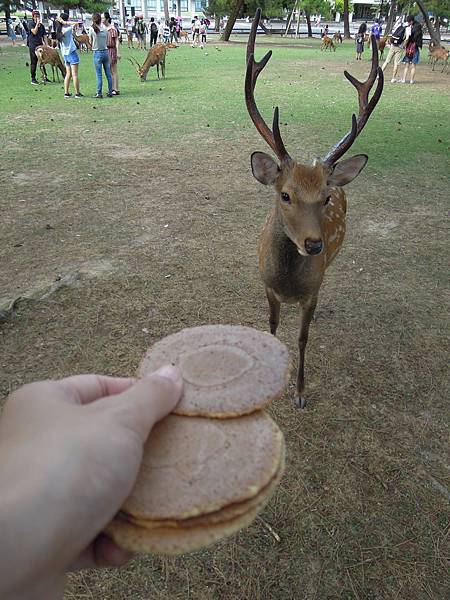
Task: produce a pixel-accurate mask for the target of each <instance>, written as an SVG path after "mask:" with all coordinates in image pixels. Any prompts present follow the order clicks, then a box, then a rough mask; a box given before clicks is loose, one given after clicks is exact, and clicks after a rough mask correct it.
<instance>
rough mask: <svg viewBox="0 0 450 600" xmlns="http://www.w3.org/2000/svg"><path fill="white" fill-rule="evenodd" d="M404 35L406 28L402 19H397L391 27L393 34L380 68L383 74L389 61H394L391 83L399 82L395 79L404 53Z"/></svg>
mask: <svg viewBox="0 0 450 600" xmlns="http://www.w3.org/2000/svg"><path fill="white" fill-rule="evenodd" d="M405 33H406V28H405V26H404V24H403V17H399V18H398V19H397V21H396V22H395V25H394V27H393V33H392V35H391V37H390V38H389V41H390V45H389V52H388V55H387V57H386V60H385V61H384V63H383V65H382V67H381V69H382V71H383V72H384V71H385V69H386V67H387V66H388V64H389V63H390V62H391V60H392V59H394V68H393V71H392V79H391V83H398V82H399V80H398V79H397V71H398V68H399V66H400V63H401V62H402V58H403V55H404V53H405V42H406V39H405Z"/></svg>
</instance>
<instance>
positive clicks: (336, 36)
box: [333, 31, 342, 44]
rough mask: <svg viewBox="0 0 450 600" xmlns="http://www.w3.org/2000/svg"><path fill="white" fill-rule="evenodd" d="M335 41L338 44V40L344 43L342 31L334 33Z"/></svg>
mask: <svg viewBox="0 0 450 600" xmlns="http://www.w3.org/2000/svg"><path fill="white" fill-rule="evenodd" d="M333 41H334V42H335V43H336V44H337V43H338V42H339V43H340V44H342V35H341V32H340V31H337V32H336V33H335V34H334V35H333Z"/></svg>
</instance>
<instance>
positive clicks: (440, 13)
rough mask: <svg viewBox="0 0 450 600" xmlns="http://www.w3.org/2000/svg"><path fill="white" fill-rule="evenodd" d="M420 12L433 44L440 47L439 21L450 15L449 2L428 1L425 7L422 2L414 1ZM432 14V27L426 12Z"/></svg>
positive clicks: (441, 0)
mask: <svg viewBox="0 0 450 600" xmlns="http://www.w3.org/2000/svg"><path fill="white" fill-rule="evenodd" d="M416 4H417V6H418V7H419V10H420V12H421V13H422V16H423V18H424V21H425V24H426V26H427V28H428V31H429V33H430V37H431V39H432V40H433V42H434V43H435V44H437V45H438V46H440V45H441V21H442V19H443V17H448V16H449V15H450V0H429V1H428V2H427V3H426V5H425V3H424V2H423V0H416ZM427 8H428V10H429V11H430V12H432V13H433V16H434V27H433V24H432V23H431V21H430V18H429V17H428V10H427Z"/></svg>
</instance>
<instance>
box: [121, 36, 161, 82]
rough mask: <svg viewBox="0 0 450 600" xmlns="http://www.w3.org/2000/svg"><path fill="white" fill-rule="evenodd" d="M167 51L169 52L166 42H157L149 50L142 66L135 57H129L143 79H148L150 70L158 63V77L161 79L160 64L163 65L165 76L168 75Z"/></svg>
mask: <svg viewBox="0 0 450 600" xmlns="http://www.w3.org/2000/svg"><path fill="white" fill-rule="evenodd" d="M166 52H167V48H166V45H165V44H155V45H154V46H152V47H151V48H150V50H149V51H148V52H147V56H146V58H145V61H144V64H143V65H142V67H141V65H140V64H139V63H138V61H137V60H136V59H135V58H133V59H131V58H129V59H128V60H129V61H130V62H131V64H132V65H134V67H135V68H136V71H137V73H138V75H139V77H140V78H141V81H146V80H147V74H148V72H149V70H150V67H153V66H155V65H156V70H157V72H158V79H159V66H160V65H161V74H162V76H163V77H165V76H166ZM133 61H134V62H133Z"/></svg>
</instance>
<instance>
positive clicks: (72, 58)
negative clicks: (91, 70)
mask: <svg viewBox="0 0 450 600" xmlns="http://www.w3.org/2000/svg"><path fill="white" fill-rule="evenodd" d="M64 62H65V64H66V65H78V64H80V57H79V56H78V52H77V51H76V50H72V52H71V53H70V54H66V55H65V56H64Z"/></svg>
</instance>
